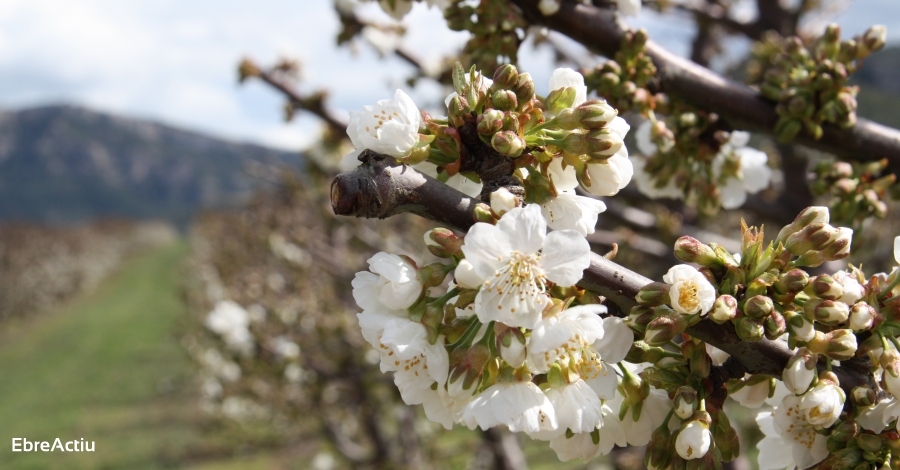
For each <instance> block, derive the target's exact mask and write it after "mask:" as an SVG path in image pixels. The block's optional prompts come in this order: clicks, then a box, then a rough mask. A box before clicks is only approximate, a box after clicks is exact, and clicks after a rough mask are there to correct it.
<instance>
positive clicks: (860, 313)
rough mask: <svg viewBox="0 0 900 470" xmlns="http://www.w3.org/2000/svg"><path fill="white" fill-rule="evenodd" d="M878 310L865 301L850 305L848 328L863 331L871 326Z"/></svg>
mask: <svg viewBox="0 0 900 470" xmlns="http://www.w3.org/2000/svg"><path fill="white" fill-rule="evenodd" d="M876 315H878V312H876V311H875V309H874V308H872V306H871V305H869V304H867V303H865V302H858V303H856V304H854V305H853V307H850V329H851V330H853V331H863V330H868V329H869V328H872V325H873V324H874V323H875V317H876Z"/></svg>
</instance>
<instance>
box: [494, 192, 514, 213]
mask: <svg viewBox="0 0 900 470" xmlns="http://www.w3.org/2000/svg"><path fill="white" fill-rule="evenodd" d="M518 205H519V200H518V199H517V198H516V196H515V194H513V193H511V192H509V190H508V189H506V188H500V189H498V190H496V191H494V192H492V193H491V210H492V211H494V213H495V214H497V215H499V216H502V215H503V214H505V213H507V212H509V211H510V210H512V209H515V208H516V207H517V206H518Z"/></svg>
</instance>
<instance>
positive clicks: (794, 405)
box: [756, 395, 828, 470]
mask: <svg viewBox="0 0 900 470" xmlns="http://www.w3.org/2000/svg"><path fill="white" fill-rule="evenodd" d="M756 422H757V423H758V424H759V426H760V430H761V431H762V432H763V434H764V435H765V438H764V439H763V440H762V441H760V443H759V444H758V445H757V447H758V448H759V455H760V457H759V468H760V469H761V470H770V469H782V468H785V467H787V468H794V467H799V468H809V467H811V466H813V465H815V464H817V463H819V462H821V461H822V460H824V459H825V457H828V447H827V446H826V443H827V441H828V437H827V436H823V435H821V434H818V433H817V432H816V430H815V428H814V427H813V426H812V425H811V424H809V423H808V422H807V421H806V419H805V417H804V415H803V413H802V412H801V410H800V398H798V397H796V396H793V395H788V396H786V397H785V398H784V401H782V403H781V405H780V406H778V407H776V408H775V410H774V411H771V412H764V413H760V414H759V415H757V417H756Z"/></svg>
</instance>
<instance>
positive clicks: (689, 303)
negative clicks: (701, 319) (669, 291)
mask: <svg viewBox="0 0 900 470" xmlns="http://www.w3.org/2000/svg"><path fill="white" fill-rule="evenodd" d="M699 293H700V286H698V285H697V283H696V282H694V281H683V282H682V283H681V287H679V288H678V304H679V305H681V306H682V307H684V309H685V310H689V311H697V310H699V309H700V295H699Z"/></svg>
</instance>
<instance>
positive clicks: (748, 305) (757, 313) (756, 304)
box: [744, 295, 775, 319]
mask: <svg viewBox="0 0 900 470" xmlns="http://www.w3.org/2000/svg"><path fill="white" fill-rule="evenodd" d="M773 311H775V305H774V304H773V303H772V299H770V298H768V297H766V296H764V295H757V296H754V297H750V298H749V299H747V300H746V301H745V302H744V315H748V316H751V317H753V318H760V319H761V318H764V317H767V316H769V315H770V314H771V313H772V312H773Z"/></svg>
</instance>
